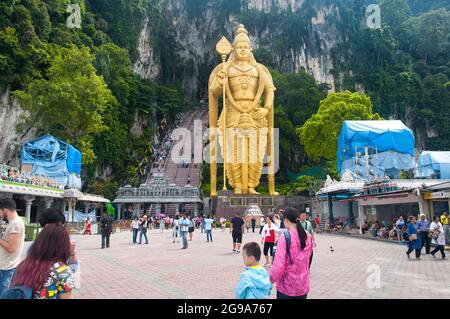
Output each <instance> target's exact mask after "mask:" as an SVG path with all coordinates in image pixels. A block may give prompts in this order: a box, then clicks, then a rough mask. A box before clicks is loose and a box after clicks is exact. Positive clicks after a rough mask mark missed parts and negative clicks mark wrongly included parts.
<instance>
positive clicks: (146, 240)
mask: <svg viewBox="0 0 450 319" xmlns="http://www.w3.org/2000/svg"><path fill="white" fill-rule="evenodd" d="M142 236H144V237H145V243H146V244H148V238H147V228H145V227H141V235H140V236H139V244H142Z"/></svg>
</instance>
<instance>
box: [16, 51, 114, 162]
mask: <svg viewBox="0 0 450 319" xmlns="http://www.w3.org/2000/svg"><path fill="white" fill-rule="evenodd" d="M57 52H58V53H57V55H56V56H55V57H54V59H53V61H52V63H51V66H50V68H49V70H48V78H47V79H38V80H34V81H33V82H32V83H31V84H30V85H29V87H28V88H27V89H26V90H24V91H16V92H15V95H16V96H17V97H18V98H19V100H20V103H21V106H22V107H23V108H24V109H26V110H28V111H29V112H30V116H29V118H28V121H29V122H30V123H32V125H33V126H35V127H37V128H38V129H39V131H40V132H41V133H50V134H54V135H56V136H58V137H59V138H62V139H65V140H67V141H68V142H69V143H72V144H74V145H75V146H76V147H78V148H80V149H81V151H82V152H83V162H84V163H85V164H88V163H91V162H92V161H93V159H94V158H95V154H94V153H93V151H92V149H91V146H92V141H93V139H94V137H95V136H96V135H97V134H98V133H99V132H101V131H103V130H105V128H106V127H105V126H104V124H103V121H102V113H103V111H104V110H105V108H106V107H107V105H109V104H114V103H117V101H116V99H115V97H114V96H113V95H112V94H111V91H110V90H109V89H108V88H107V86H106V84H105V82H104V81H103V78H102V77H100V76H98V75H97V74H96V72H95V68H94V66H93V65H92V61H93V56H92V55H91V54H90V52H89V49H88V48H86V47H82V48H81V49H78V48H77V47H76V46H71V47H69V48H59V49H58V51H57Z"/></svg>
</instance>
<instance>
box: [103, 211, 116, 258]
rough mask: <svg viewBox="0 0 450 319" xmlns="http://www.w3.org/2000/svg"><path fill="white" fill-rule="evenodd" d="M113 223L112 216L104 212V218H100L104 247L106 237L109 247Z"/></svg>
mask: <svg viewBox="0 0 450 319" xmlns="http://www.w3.org/2000/svg"><path fill="white" fill-rule="evenodd" d="M112 224H113V220H112V218H111V216H109V215H107V214H106V213H103V216H102V218H101V219H100V227H101V232H102V249H103V248H105V239H106V248H109V237H110V236H111V232H112Z"/></svg>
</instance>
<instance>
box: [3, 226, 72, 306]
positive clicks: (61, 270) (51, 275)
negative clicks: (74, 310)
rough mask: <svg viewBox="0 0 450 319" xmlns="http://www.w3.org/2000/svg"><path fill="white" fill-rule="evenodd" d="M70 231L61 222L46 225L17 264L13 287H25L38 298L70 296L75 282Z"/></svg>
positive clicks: (67, 297) (68, 297)
mask: <svg viewBox="0 0 450 319" xmlns="http://www.w3.org/2000/svg"><path fill="white" fill-rule="evenodd" d="M70 256H71V243H70V238H69V233H68V232H67V230H66V229H65V228H64V226H62V224H60V223H56V224H47V225H46V226H45V227H44V229H43V230H42V231H41V233H40V234H39V236H38V237H37V239H36V240H35V241H34V243H33V245H32V246H31V247H30V249H29V251H28V255H27V257H26V258H25V260H23V261H22V262H21V263H20V264H19V266H18V267H17V270H16V274H15V275H14V278H13V280H12V283H11V288H13V287H16V286H25V287H29V288H31V290H32V291H33V298H35V299H71V298H72V289H73V288H74V281H73V278H72V272H71V271H70V268H69V267H68V265H67V260H69V258H70Z"/></svg>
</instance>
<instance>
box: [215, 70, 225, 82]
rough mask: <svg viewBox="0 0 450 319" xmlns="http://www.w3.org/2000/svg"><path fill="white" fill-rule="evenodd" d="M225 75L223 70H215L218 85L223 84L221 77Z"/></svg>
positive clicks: (223, 77)
mask: <svg viewBox="0 0 450 319" xmlns="http://www.w3.org/2000/svg"><path fill="white" fill-rule="evenodd" d="M226 76H227V75H226V74H225V72H224V71H223V70H220V71H219V72H217V82H218V83H219V84H220V85H223V79H225V78H226Z"/></svg>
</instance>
